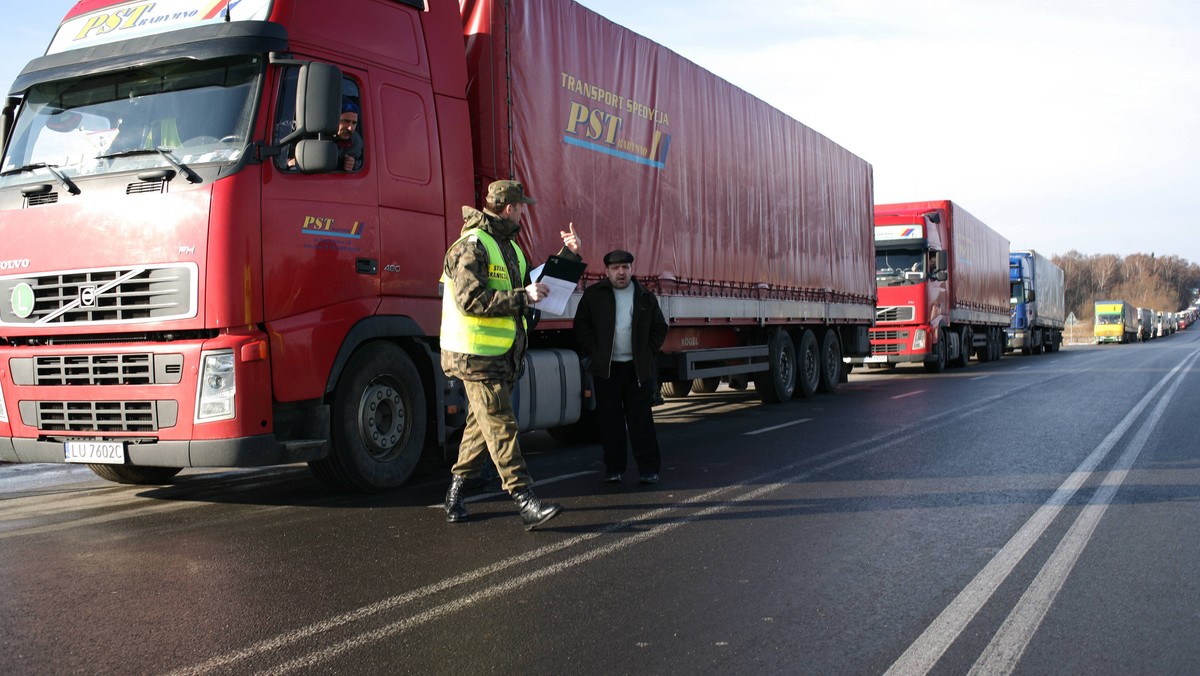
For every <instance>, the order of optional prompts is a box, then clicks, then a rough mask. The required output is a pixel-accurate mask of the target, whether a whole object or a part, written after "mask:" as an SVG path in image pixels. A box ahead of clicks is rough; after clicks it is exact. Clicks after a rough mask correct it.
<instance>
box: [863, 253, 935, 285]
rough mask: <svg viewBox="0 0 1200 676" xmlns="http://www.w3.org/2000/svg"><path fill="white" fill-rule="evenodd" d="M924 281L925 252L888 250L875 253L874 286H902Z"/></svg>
mask: <svg viewBox="0 0 1200 676" xmlns="http://www.w3.org/2000/svg"><path fill="white" fill-rule="evenodd" d="M923 281H925V252H924V251H922V250H920V249H889V250H887V251H876V252H875V285H876V286H903V285H906V284H917V283H919V282H923Z"/></svg>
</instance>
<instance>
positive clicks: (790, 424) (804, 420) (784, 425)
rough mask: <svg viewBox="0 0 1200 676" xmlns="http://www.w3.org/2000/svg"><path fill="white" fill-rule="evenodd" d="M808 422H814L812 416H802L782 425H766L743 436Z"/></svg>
mask: <svg viewBox="0 0 1200 676" xmlns="http://www.w3.org/2000/svg"><path fill="white" fill-rule="evenodd" d="M806 422H812V418H801V419H799V420H793V421H792V422H787V423H783V424H782V425H772V426H771V427H764V428H762V429H759V430H753V431H750V432H746V433H745V434H743V436H747V437H749V436H754V435H755V434H762V433H764V432H774V431H775V430H781V429H783V428H785V427H791V426H792V425H799V424H800V423H806Z"/></svg>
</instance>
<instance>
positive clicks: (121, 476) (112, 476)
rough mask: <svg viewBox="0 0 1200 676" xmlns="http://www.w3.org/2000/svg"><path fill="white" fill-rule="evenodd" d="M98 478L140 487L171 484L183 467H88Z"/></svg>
mask: <svg viewBox="0 0 1200 676" xmlns="http://www.w3.org/2000/svg"><path fill="white" fill-rule="evenodd" d="M88 469H90V470H92V471H93V472H95V474H96V476H98V477H100V478H101V479H107V480H108V481H115V482H116V483H119V484H137V485H139V486H145V485H153V484H165V483H170V481H171V477H173V476H175V475H176V474H179V471H180V470H181V469H183V468H182V467H137V466H132V465H88Z"/></svg>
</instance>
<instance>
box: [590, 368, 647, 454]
mask: <svg viewBox="0 0 1200 676" xmlns="http://www.w3.org/2000/svg"><path fill="white" fill-rule="evenodd" d="M593 386H594V388H595V391H596V418H597V422H598V423H599V425H600V445H601V446H603V448H604V467H605V469H606V470H607V473H609V474H614V473H623V472H624V471H625V462H626V460H627V458H628V455H629V447H630V446H631V445H632V446H633V460H634V462H636V463H637V468H638V474H658V471H659V466H660V464H661V457H660V454H659V450H658V436H657V435H656V434H655V433H654V415H653V414H652V413H651V411H650V407H651V405H652V404H653V401H654V383H640V384H639V383H638V378H637V374H636V373H635V372H634V369H633V362H628V361H625V362H620V361H615V362H613V363H612V371H611V373H610V374H609V377H608V378H600V377H596V378H594V383H593Z"/></svg>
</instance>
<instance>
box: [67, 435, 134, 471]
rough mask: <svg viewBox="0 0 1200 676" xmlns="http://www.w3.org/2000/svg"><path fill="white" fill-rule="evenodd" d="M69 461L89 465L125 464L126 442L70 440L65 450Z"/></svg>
mask: <svg viewBox="0 0 1200 676" xmlns="http://www.w3.org/2000/svg"><path fill="white" fill-rule="evenodd" d="M64 458H65V459H66V461H67V462H82V463H87V464H89V465H124V464H125V443H124V442H121V441H68V442H66V448H65V450H64Z"/></svg>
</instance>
